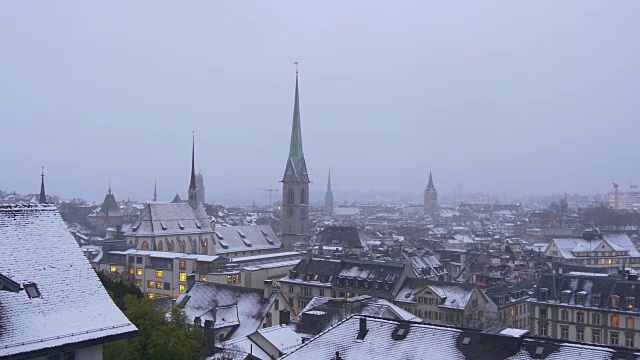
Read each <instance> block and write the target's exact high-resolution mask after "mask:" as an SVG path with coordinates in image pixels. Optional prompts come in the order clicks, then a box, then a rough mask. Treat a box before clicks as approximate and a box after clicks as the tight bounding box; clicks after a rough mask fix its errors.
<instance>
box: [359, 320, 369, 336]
mask: <svg viewBox="0 0 640 360" xmlns="http://www.w3.org/2000/svg"><path fill="white" fill-rule="evenodd" d="M368 332H369V330H368V329H367V318H366V317H361V318H360V329H359V330H358V337H357V339H358V340H364V337H365V336H367V333H368Z"/></svg>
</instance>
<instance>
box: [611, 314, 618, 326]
mask: <svg viewBox="0 0 640 360" xmlns="http://www.w3.org/2000/svg"><path fill="white" fill-rule="evenodd" d="M619 326H620V317H619V316H618V315H613V316H612V317H611V327H619Z"/></svg>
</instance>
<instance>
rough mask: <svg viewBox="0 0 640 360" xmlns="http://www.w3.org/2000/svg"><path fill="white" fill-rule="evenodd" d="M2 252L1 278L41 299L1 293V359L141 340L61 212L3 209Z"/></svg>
mask: <svg viewBox="0 0 640 360" xmlns="http://www.w3.org/2000/svg"><path fill="white" fill-rule="evenodd" d="M0 248H1V249H2V251H0V273H1V274H3V275H5V276H6V277H8V278H10V279H11V280H13V281H15V282H17V283H19V284H20V285H21V286H22V287H25V286H29V285H28V284H35V286H37V289H38V291H39V293H40V297H34V298H31V299H30V298H29V296H28V294H27V291H26V290H24V291H20V292H18V293H14V292H8V291H0V309H2V311H1V312H2V316H1V319H0V328H1V329H2V330H1V331H0V357H3V356H11V355H17V354H24V353H31V352H34V353H33V354H34V356H35V354H36V353H37V352H38V351H41V350H45V349H51V348H56V347H59V346H72V347H73V346H78V347H82V346H83V345H82V344H83V343H84V342H89V341H95V342H96V343H106V342H110V341H115V340H118V339H122V338H128V337H132V336H135V334H136V332H137V329H136V327H135V326H134V325H133V324H132V323H131V322H130V321H129V320H128V319H127V318H126V317H125V316H124V314H122V312H121V311H120V310H119V309H118V308H117V307H116V305H115V304H114V303H113V301H112V300H111V298H110V297H109V295H108V294H107V291H106V290H105V289H104V287H103V286H102V284H101V283H100V280H99V279H98V276H97V275H96V273H95V271H94V270H93V269H92V268H91V265H90V264H89V261H88V260H87V259H86V258H85V256H84V255H83V253H82V251H81V250H80V247H79V246H78V244H77V243H76V241H75V240H74V238H73V236H71V234H70V233H69V231H68V229H67V227H66V225H65V224H64V221H63V220H62V218H61V217H60V214H59V213H58V210H57V209H56V208H55V206H53V205H34V204H32V205H10V206H8V205H0ZM85 346H86V345H85Z"/></svg>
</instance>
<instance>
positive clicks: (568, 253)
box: [546, 234, 640, 259]
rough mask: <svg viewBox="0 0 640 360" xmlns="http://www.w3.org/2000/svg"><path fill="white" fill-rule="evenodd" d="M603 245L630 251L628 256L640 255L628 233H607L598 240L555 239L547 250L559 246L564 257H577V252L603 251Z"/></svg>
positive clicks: (612, 249) (617, 249)
mask: <svg viewBox="0 0 640 360" xmlns="http://www.w3.org/2000/svg"><path fill="white" fill-rule="evenodd" d="M554 245H555V246H554ZM603 246H604V247H605V249H606V248H611V251H620V252H622V251H624V252H628V256H632V257H640V252H638V249H636V247H635V245H633V242H632V241H631V238H629V236H628V235H626V234H605V235H604V236H603V239H596V240H585V239H583V238H561V239H553V242H552V245H551V246H550V247H548V248H547V250H546V251H547V252H549V251H555V249H556V248H557V250H558V251H559V254H560V255H561V256H562V257H563V258H565V259H575V258H576V254H577V253H584V252H586V253H590V252H594V251H603V250H602V247H603ZM547 254H549V253H547Z"/></svg>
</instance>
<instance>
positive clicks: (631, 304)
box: [529, 272, 640, 349]
mask: <svg viewBox="0 0 640 360" xmlns="http://www.w3.org/2000/svg"><path fill="white" fill-rule="evenodd" d="M529 303H530V307H531V312H530V313H531V315H530V316H531V319H530V324H531V327H530V328H531V333H532V335H535V336H542V337H550V338H554V339H560V340H568V341H576V342H581V343H593V344H604V345H609V346H616V347H626V348H633V349H636V348H638V347H639V346H640V313H639V312H638V309H639V305H640V282H639V281H638V279H637V276H635V275H629V276H622V277H620V276H615V275H614V276H607V275H605V274H594V273H577V272H573V273H569V274H565V275H552V274H549V275H543V276H541V277H540V279H539V281H538V285H537V287H536V289H535V292H534V294H533V296H532V297H531V299H530V300H529Z"/></svg>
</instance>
